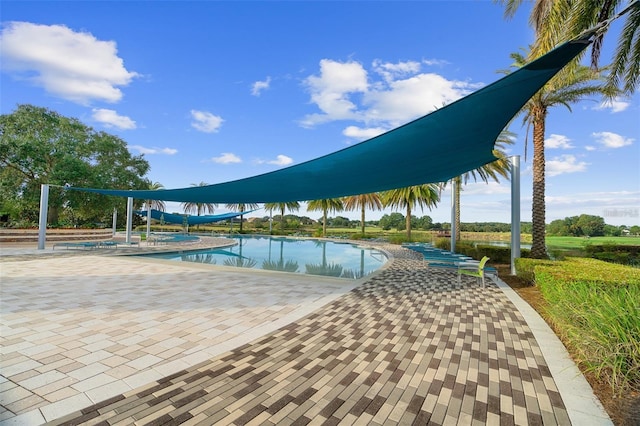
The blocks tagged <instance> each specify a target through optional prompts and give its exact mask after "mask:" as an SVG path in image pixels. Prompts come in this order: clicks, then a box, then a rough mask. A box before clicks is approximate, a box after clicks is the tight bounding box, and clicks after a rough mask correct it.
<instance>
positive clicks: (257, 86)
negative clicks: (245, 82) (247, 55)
mask: <svg viewBox="0 0 640 426" xmlns="http://www.w3.org/2000/svg"><path fill="white" fill-rule="evenodd" d="M270 85H271V77H267V79H266V80H265V81H256V82H255V83H253V85H252V86H251V94H252V95H253V96H260V93H262V91H263V90H267V89H269V86H270Z"/></svg>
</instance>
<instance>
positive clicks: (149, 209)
mask: <svg viewBox="0 0 640 426" xmlns="http://www.w3.org/2000/svg"><path fill="white" fill-rule="evenodd" d="M149 201H150V200H147V236H146V238H147V241H149V236H150V235H151V203H150V202H149Z"/></svg>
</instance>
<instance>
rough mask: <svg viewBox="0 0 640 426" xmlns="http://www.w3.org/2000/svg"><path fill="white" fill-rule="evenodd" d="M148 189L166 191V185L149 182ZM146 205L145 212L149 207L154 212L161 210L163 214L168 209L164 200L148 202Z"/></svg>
mask: <svg viewBox="0 0 640 426" xmlns="http://www.w3.org/2000/svg"><path fill="white" fill-rule="evenodd" d="M147 189H149V190H151V191H157V190H158V189H164V185H162V184H161V183H160V182H151V181H147ZM144 203H145V210H146V209H148V208H149V207H150V208H152V209H154V210H160V211H161V212H163V211H165V210H166V209H167V205H166V204H165V202H164V201H162V200H146V201H145V202H144Z"/></svg>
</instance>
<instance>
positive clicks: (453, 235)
mask: <svg viewBox="0 0 640 426" xmlns="http://www.w3.org/2000/svg"><path fill="white" fill-rule="evenodd" d="M457 186H458V185H457V183H456V180H455V178H454V179H451V253H455V252H456V236H457V233H458V230H457V229H456V189H457V188H456V187H457Z"/></svg>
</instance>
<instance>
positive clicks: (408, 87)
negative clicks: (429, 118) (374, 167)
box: [301, 59, 482, 135]
mask: <svg viewBox="0 0 640 426" xmlns="http://www.w3.org/2000/svg"><path fill="white" fill-rule="evenodd" d="M420 66H421V64H420V63H419V62H412V61H407V62H399V63H395V64H393V63H383V62H381V61H375V62H374V63H373V64H372V69H373V70H374V71H375V72H374V73H373V76H372V78H371V79H369V74H368V72H367V71H366V70H365V68H364V67H363V66H362V65H361V64H359V63H357V62H347V63H340V62H336V61H331V60H329V59H323V60H322V61H321V62H320V75H319V76H315V75H314V76H310V77H308V78H307V80H306V84H307V87H308V89H309V92H310V94H311V102H312V103H314V104H316V106H317V107H318V109H319V110H320V112H319V113H315V114H309V115H307V116H305V117H304V118H303V120H302V121H301V124H302V125H303V126H305V127H312V126H314V125H317V124H320V123H325V122H329V121H336V120H354V121H358V122H363V123H365V127H367V128H369V127H370V128H373V127H378V128H387V129H388V128H393V127H396V126H398V125H401V124H404V123H406V122H408V121H410V120H413V119H415V118H418V117H420V116H422V115H425V114H428V113H430V112H432V111H434V110H435V109H437V108H440V107H442V106H444V105H447V104H449V103H451V102H453V101H455V100H457V99H460V98H461V97H463V96H465V95H467V94H469V93H470V92H472V91H473V90H475V89H477V88H479V87H481V86H482V84H472V83H468V82H463V81H455V80H447V79H446V78H444V77H442V76H441V75H438V74H433V73H419V72H420ZM352 130H353V129H350V130H348V131H349V132H351V131H352ZM345 132H346V131H345ZM356 135H357V132H356Z"/></svg>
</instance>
